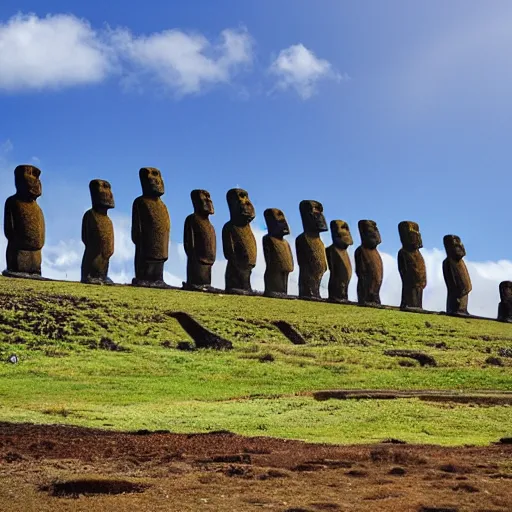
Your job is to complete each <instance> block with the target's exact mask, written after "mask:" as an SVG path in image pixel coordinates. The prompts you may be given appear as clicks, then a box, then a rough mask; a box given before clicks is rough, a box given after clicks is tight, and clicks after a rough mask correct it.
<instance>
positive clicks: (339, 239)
mask: <svg viewBox="0 0 512 512" xmlns="http://www.w3.org/2000/svg"><path fill="white" fill-rule="evenodd" d="M330 226H331V236H332V243H333V244H334V246H335V247H337V248H338V249H347V248H348V246H349V245H352V244H353V243H354V241H353V240H352V235H351V233H350V228H349V227H348V224H347V223H346V222H345V221H344V220H331V224H330Z"/></svg>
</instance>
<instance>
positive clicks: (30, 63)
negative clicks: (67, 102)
mask: <svg viewBox="0 0 512 512" xmlns="http://www.w3.org/2000/svg"><path fill="white" fill-rule="evenodd" d="M111 57H112V55H111V52H110V50H109V48H108V47H107V46H106V45H105V44H103V43H102V42H101V40H100V38H99V36H98V34H97V33H96V32H95V31H94V30H93V29H92V28H91V26H90V25H89V23H88V22H87V21H85V20H81V19H79V18H77V17H75V16H72V15H67V14H56V15H48V16H47V17H45V18H39V17H37V16H36V15H35V14H28V15H23V14H18V15H16V16H14V17H12V18H11V19H10V20H9V21H7V22H6V23H3V24H0V89H4V90H7V91H19V90H26V89H45V88H50V89H58V88H62V87H68V86H71V85H78V84H90V83H97V82H101V81H102V80H103V79H104V78H105V77H106V76H107V75H108V74H109V72H110V71H111V69H112V58H111Z"/></svg>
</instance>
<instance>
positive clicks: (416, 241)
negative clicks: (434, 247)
mask: <svg viewBox="0 0 512 512" xmlns="http://www.w3.org/2000/svg"><path fill="white" fill-rule="evenodd" d="M398 234H399V235H400V241H401V242H402V246H403V247H404V249H407V250H409V251H414V250H417V249H421V248H422V247H423V240H422V239H421V233H420V227H419V226H418V224H417V223H416V222H411V221H409V220H404V221H402V222H400V223H399V224H398Z"/></svg>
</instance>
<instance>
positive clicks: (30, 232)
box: [4, 165, 45, 278]
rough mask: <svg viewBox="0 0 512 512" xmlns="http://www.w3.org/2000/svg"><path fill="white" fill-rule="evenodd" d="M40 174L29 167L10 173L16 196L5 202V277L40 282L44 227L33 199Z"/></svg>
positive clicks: (18, 168)
mask: <svg viewBox="0 0 512 512" xmlns="http://www.w3.org/2000/svg"><path fill="white" fill-rule="evenodd" d="M40 176H41V171H40V170H39V169H38V168H37V167H34V166H33V165H18V167H16V169H15V170H14V183H15V185H16V193H15V194H14V195H12V196H11V197H9V198H8V199H7V200H6V202H5V212H4V233H5V237H6V238H7V254H6V256H7V269H6V271H5V272H4V275H6V276H16V277H28V278H40V277H41V250H42V248H43V246H44V242H45V223H44V216H43V212H42V210H41V208H40V207H39V205H38V204H37V202H36V201H37V198H38V197H40V196H41V194H42V185H41V180H40Z"/></svg>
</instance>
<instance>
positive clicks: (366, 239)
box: [357, 220, 382, 249]
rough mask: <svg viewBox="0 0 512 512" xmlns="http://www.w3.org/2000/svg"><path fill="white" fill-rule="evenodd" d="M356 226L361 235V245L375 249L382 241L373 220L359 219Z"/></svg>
mask: <svg viewBox="0 0 512 512" xmlns="http://www.w3.org/2000/svg"><path fill="white" fill-rule="evenodd" d="M357 227H358V228H359V234H360V235H361V245H362V246H363V247H365V248H366V249H376V248H377V246H378V245H379V244H380V243H381V242H382V239H381V237H380V232H379V228H378V227H377V223H376V222H375V221H373V220H360V221H359V222H358V225H357Z"/></svg>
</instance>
